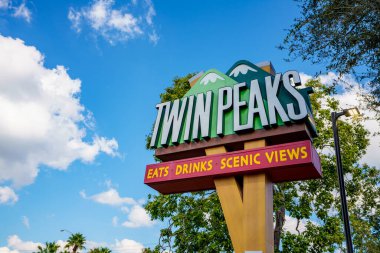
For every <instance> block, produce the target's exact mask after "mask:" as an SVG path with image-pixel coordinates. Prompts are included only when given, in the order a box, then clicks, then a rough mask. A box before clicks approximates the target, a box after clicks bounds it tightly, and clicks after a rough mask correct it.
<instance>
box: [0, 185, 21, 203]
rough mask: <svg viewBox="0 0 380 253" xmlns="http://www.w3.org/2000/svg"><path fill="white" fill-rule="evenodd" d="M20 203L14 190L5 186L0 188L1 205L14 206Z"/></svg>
mask: <svg viewBox="0 0 380 253" xmlns="http://www.w3.org/2000/svg"><path fill="white" fill-rule="evenodd" d="M17 201H18V196H17V194H16V193H15V192H14V190H13V189H11V188H9V187H7V186H4V187H1V186H0V204H6V203H9V204H13V203H16V202H17Z"/></svg>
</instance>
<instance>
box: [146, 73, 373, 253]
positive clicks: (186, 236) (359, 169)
mask: <svg viewBox="0 0 380 253" xmlns="http://www.w3.org/2000/svg"><path fill="white" fill-rule="evenodd" d="M190 76H191V75H190ZM190 76H186V77H182V78H175V79H174V82H173V83H174V85H173V86H172V87H170V88H168V89H166V92H165V93H163V94H161V101H162V102H165V101H170V100H174V99H177V98H181V97H182V96H183V95H184V94H185V93H186V91H187V89H189V88H190V87H189V86H188V84H187V80H188V79H189V78H190ZM306 85H307V86H310V87H313V88H314V90H315V93H314V94H313V95H312V97H311V99H312V105H313V109H314V116H315V121H316V126H317V130H318V133H319V136H318V137H317V138H316V139H314V146H315V147H316V148H317V150H318V152H319V154H320V157H321V162H322V169H323V178H322V179H319V180H309V181H302V182H291V183H281V184H276V185H275V186H274V221H275V231H274V237H275V248H276V251H277V252H305V251H307V252H335V251H336V250H337V249H342V250H344V244H343V241H344V235H343V226H342V221H341V216H340V198H339V185H338V180H337V174H336V166H335V156H334V155H333V152H332V150H333V134H332V130H331V122H330V112H331V111H332V110H338V109H340V108H339V102H338V101H337V100H335V99H333V98H332V97H330V95H331V93H332V92H333V90H332V89H331V87H326V86H324V85H322V84H321V83H320V82H319V80H312V81H309V82H308V83H307V84H306ZM338 127H339V131H340V138H341V149H342V158H343V167H344V173H345V179H346V184H347V185H346V188H347V189H346V190H347V199H348V206H349V212H350V220H351V225H352V234H353V242H354V245H355V249H356V251H357V252H379V251H378V249H379V248H380V201H379V197H378V196H380V188H379V185H380V173H379V170H377V169H376V168H374V167H370V166H368V165H366V164H360V162H359V161H360V159H361V158H362V156H363V155H364V154H365V152H366V148H367V146H368V144H369V141H368V137H369V133H368V132H367V131H366V130H365V129H364V127H363V125H362V119H360V118H356V119H353V120H341V121H339V122H338ZM147 141H148V142H149V136H148V138H147ZM145 209H146V210H147V212H148V213H149V214H150V215H151V217H152V219H157V220H161V221H165V222H166V224H167V225H166V226H165V227H164V228H163V229H161V233H160V238H159V241H158V243H157V245H156V246H155V247H154V248H152V249H145V251H144V252H163V251H165V250H166V251H170V252H232V251H233V249H232V245H231V242H230V238H229V236H228V231H227V227H226V224H225V221H224V217H223V213H222V209H221V206H220V203H219V200H218V196H217V194H216V192H215V191H202V192H194V193H184V194H172V195H154V196H149V200H148V202H147V204H146V205H145ZM291 220H296V228H295V231H289V230H286V229H285V225H287V223H289V222H290V221H291ZM280 245H281V246H280Z"/></svg>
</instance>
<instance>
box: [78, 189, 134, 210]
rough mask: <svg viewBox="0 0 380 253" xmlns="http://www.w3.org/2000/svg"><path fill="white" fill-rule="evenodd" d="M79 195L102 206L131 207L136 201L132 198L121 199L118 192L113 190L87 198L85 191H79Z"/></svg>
mask: <svg viewBox="0 0 380 253" xmlns="http://www.w3.org/2000/svg"><path fill="white" fill-rule="evenodd" d="M79 194H80V195H81V196H82V198H84V199H91V200H93V201H95V202H97V203H100V204H104V205H111V206H120V205H123V204H131V205H133V204H135V203H136V201H135V200H134V199H133V198H128V197H121V196H120V195H119V192H118V191H117V190H116V189H114V188H110V189H108V190H107V191H104V192H101V193H98V194H95V195H92V196H87V194H86V192H85V191H81V192H80V193H79Z"/></svg>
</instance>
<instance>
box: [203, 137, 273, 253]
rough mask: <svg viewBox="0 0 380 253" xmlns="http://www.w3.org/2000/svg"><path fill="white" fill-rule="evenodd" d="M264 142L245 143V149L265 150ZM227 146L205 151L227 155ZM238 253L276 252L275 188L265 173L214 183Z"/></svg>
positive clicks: (218, 180) (221, 179)
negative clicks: (274, 236) (274, 233)
mask: <svg viewBox="0 0 380 253" xmlns="http://www.w3.org/2000/svg"><path fill="white" fill-rule="evenodd" d="M265 146H266V142H265V140H257V141H251V142H246V143H245V144H244V149H252V148H259V147H265ZM226 152H227V150H226V148H225V147H224V146H220V147H214V148H209V149H206V155H214V154H221V153H226ZM214 183H215V187H216V191H217V193H218V197H219V200H220V203H221V206H222V209H223V214H224V217H225V219H226V223H227V227H228V232H229V234H230V237H231V241H232V245H233V247H234V249H235V252H236V253H244V252H246V251H248V252H249V251H256V252H263V253H273V252H274V248H273V187H272V182H271V181H270V179H269V178H268V176H267V175H266V174H255V175H245V176H243V182H242V185H241V184H239V182H238V180H237V179H236V178H235V177H228V178H218V179H215V181H214Z"/></svg>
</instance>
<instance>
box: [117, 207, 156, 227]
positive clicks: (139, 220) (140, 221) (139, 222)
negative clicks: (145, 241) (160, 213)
mask: <svg viewBox="0 0 380 253" xmlns="http://www.w3.org/2000/svg"><path fill="white" fill-rule="evenodd" d="M154 224H155V221H152V220H151V219H150V217H149V215H148V213H147V212H146V210H145V209H144V208H143V207H142V206H139V205H135V206H133V207H132V209H131V210H130V212H129V214H128V220H127V221H125V222H124V223H123V224H122V225H123V226H125V227H128V228H138V227H150V226H153V225H154Z"/></svg>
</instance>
